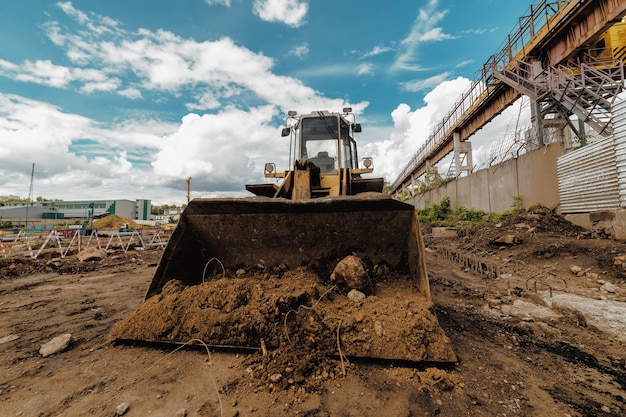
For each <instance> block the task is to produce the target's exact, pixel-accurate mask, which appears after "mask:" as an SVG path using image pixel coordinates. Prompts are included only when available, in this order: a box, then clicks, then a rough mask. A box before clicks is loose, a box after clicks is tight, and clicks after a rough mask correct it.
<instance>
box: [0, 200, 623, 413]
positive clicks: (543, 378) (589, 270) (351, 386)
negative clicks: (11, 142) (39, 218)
mask: <svg viewBox="0 0 626 417" xmlns="http://www.w3.org/2000/svg"><path fill="white" fill-rule="evenodd" d="M423 235H424V238H425V242H426V248H427V251H426V252H427V259H426V262H427V267H428V272H429V279H430V289H431V292H432V296H433V301H434V309H432V310H433V311H434V313H435V314H436V316H437V319H438V321H439V323H440V324H441V327H442V328H443V330H444V331H445V333H446V334H447V336H448V337H449V338H450V341H451V345H452V348H453V349H454V352H455V353H456V356H457V358H458V360H457V361H456V362H455V363H453V364H451V365H448V366H434V365H433V364H432V363H426V364H418V365H413V364H408V363H405V362H375V361H374V362H373V361H364V360H354V359H347V358H346V357H345V356H344V355H343V353H345V352H343V351H342V348H345V349H346V350H347V351H349V349H350V346H352V345H359V343H365V342H364V340H365V341H368V340H369V341H370V344H371V346H368V347H367V348H368V349H374V350H375V349H391V350H393V347H396V346H397V347H398V349H401V350H403V351H406V350H407V346H415V348H419V347H420V345H421V344H420V343H418V342H417V341H415V340H410V339H409V340H406V341H403V340H400V339H393V338H390V337H389V338H388V337H387V335H388V334H389V335H392V334H396V333H394V332H400V330H401V329H402V328H403V327H406V328H412V326H413V325H414V324H412V321H411V320H412V317H421V316H422V313H421V312H419V307H418V304H419V303H418V302H417V301H414V302H412V301H411V297H412V294H411V292H410V291H407V287H410V284H408V283H405V282H403V281H402V278H398V281H397V286H396V285H395V284H394V285H391V286H387V287H386V290H385V292H384V294H380V295H378V294H377V297H372V296H369V297H367V298H366V299H365V300H364V301H361V303H360V304H358V303H354V302H352V303H348V302H345V304H343V305H342V309H344V310H345V311H350V314H349V316H350V317H357V319H356V320H355V321H354V322H348V321H346V322H341V318H340V317H339V316H336V317H334V318H331V319H332V320H330V321H329V320H328V310H327V309H325V307H324V305H325V304H326V303H330V301H334V302H335V304H336V303H337V302H338V301H339V300H340V299H341V297H343V295H344V294H342V293H341V292H339V291H338V290H337V289H336V288H333V286H330V285H328V284H326V283H320V279H319V277H317V276H316V275H315V274H314V273H312V272H311V271H308V270H306V269H296V270H282V271H268V272H267V273H266V274H263V275H258V276H257V275H250V276H247V275H246V274H247V272H245V271H244V272H242V271H239V273H238V271H227V274H226V275H227V276H231V277H232V278H222V279H214V280H211V281H208V282H206V283H204V284H202V285H199V286H196V287H189V288H183V287H182V286H181V285H180V284H179V283H177V282H175V281H171V282H170V283H168V284H167V286H166V288H164V291H163V293H162V294H161V295H159V296H157V297H158V300H157V299H155V300H154V301H148V302H146V303H143V298H144V294H145V292H146V289H147V287H148V285H149V283H150V281H151V279H152V276H153V274H154V272H155V269H156V265H157V263H158V261H159V258H160V256H161V253H162V250H160V249H155V250H145V251H129V252H127V253H121V252H119V253H118V252H112V253H109V254H108V256H107V257H106V258H105V259H103V260H98V261H84V262H80V261H78V259H77V257H76V256H68V257H65V258H63V259H61V258H52V259H42V260H31V259H29V258H15V257H12V258H0V315H1V317H2V320H1V321H0V376H1V378H0V415H1V416H61V415H62V416H81V415H95V416H115V415H127V416H229V417H233V416H379V415H385V416H403V417H404V416H407V417H408V416H431V415H441V416H455V417H457V416H571V417H574V416H622V415H626V348H625V346H626V269H625V268H626V244H625V243H624V242H618V241H614V240H610V239H604V238H602V239H601V238H597V237H594V236H593V233H590V232H587V231H584V230H582V229H580V228H578V227H576V226H574V225H573V224H571V223H569V222H567V221H565V220H564V219H562V218H561V217H560V216H557V215H556V214H554V213H553V212H552V211H550V210H548V209H545V208H543V207H534V208H531V209H529V210H523V211H520V212H518V213H516V214H514V215H513V216H510V217H508V218H506V219H505V220H503V221H502V222H501V223H499V224H497V225H490V226H487V227H485V228H482V229H477V230H472V229H460V230H459V231H458V236H456V237H450V238H434V237H433V233H432V230H431V229H430V228H428V227H424V229H423ZM237 275H239V276H237ZM394 282H395V281H394ZM207 284H209V285H207ZM394 288H395V290H394ZM168 297H178V298H180V297H189V303H188V305H192V304H194V303H198V300H202V302H204V303H209V304H211V305H212V306H214V307H215V306H218V307H219V309H220V310H221V311H222V312H224V314H227V315H228V320H226V321H224V320H223V319H221V320H219V323H222V324H223V323H225V322H226V323H229V325H228V326H222V327H220V326H219V325H216V326H213V327H212V329H213V330H214V331H215V332H217V333H213V334H212V335H211V334H206V333H202V332H203V331H205V330H206V329H207V323H206V322H204V321H203V322H197V323H194V325H193V326H191V328H189V329H181V328H175V329H172V328H170V329H164V328H162V327H159V326H162V325H163V323H172V321H171V320H160V319H159V315H158V314H157V313H156V312H155V311H156V310H155V311H152V312H151V313H150V314H148V315H144V316H143V318H141V320H138V319H137V318H135V320H134V321H129V320H128V318H129V317H131V316H132V314H133V312H134V314H138V313H137V312H138V311H141V309H140V306H142V304H143V307H142V308H144V309H145V308H146V306H149V305H150V303H157V302H164V301H166V300H167V299H168ZM375 298H379V299H380V300H384V301H380V300H378V301H379V304H377V305H376V306H375V307H373V308H371V309H370V308H368V307H367V305H368V304H367V303H368V299H375ZM250 300H254V302H253V303H252V304H250ZM370 301H372V302H374V300H370ZM342 302H344V301H342ZM246 305H248V306H249V308H248V309H243V310H240V308H241V307H243V306H246ZM276 306H279V307H278V308H277V307H276ZM162 307H163V306H161V307H160V308H159V309H158V311H161V312H162V311H163V308H162ZM235 311H236V312H238V313H237V314H239V316H234V315H233V314H232V313H233V312H235ZM170 312H171V313H172V314H182V313H181V312H174V310H170ZM359 313H360V315H359ZM209 319H210V318H207V317H204V318H203V320H209ZM229 320H230V321H229ZM333 320H334V321H333ZM187 322H189V321H187ZM368 322H369V323H370V327H371V326H374V328H375V331H374V332H371V334H369V335H367V337H364V336H363V335H361V338H360V339H358V338H356V336H355V339H349V337H350V336H351V334H353V335H358V334H359V333H363V328H360V330H359V327H358V326H359V324H360V323H368ZM124 323H126V325H128V323H135V326H136V327H137V329H153V330H154V329H157V333H158V334H159V335H163V334H172V331H175V332H179V331H183V330H184V331H187V333H185V334H184V335H180V337H182V338H188V339H189V340H192V339H202V340H203V341H205V340H209V342H208V343H210V339H211V337H218V338H220V339H224V338H227V337H241V335H242V334H244V335H248V337H249V338H248V339H246V340H237V339H233V340H232V342H233V344H237V345H241V344H249V345H251V347H253V348H257V349H255V350H253V351H229V350H226V351H224V350H217V349H213V348H207V349H204V348H203V347H202V344H201V343H200V342H195V344H194V346H186V347H185V348H182V349H177V348H173V347H171V346H169V345H158V346H155V345H137V344H120V343H112V342H111V340H112V339H113V338H115V337H116V335H115V332H118V331H119V332H121V331H122V330H124V326H125V324H124ZM137 323H139V324H137ZM219 323H217V324H219ZM328 323H332V324H328ZM372 323H373V324H372ZM376 323H379V324H376ZM237 326H238V327H237ZM263 326H269V327H271V329H266V331H265V332H262V331H261V330H262V329H263ZM170 327H171V326H170ZM426 327H427V326H426ZM137 329H135V330H137ZM198 329H200V332H199V333H198ZM202 329H205V330H202ZM232 329H237V331H236V332H235V331H231V330H232ZM350 329H355V330H353V333H350V332H351V330H350ZM124 331H125V332H127V331H128V328H126V330H124ZM220 332H222V333H220ZM64 334H70V335H71V338H70V342H69V345H68V346H67V347H66V348H64V349H62V350H61V351H59V352H57V353H54V354H51V355H49V356H48V355H42V354H41V353H40V348H41V347H42V345H44V344H45V343H47V342H49V341H50V340H51V339H54V338H55V337H57V336H60V335H64ZM153 334H154V333H153ZM260 334H262V335H263V337H262V339H263V343H261V337H259V335H260ZM399 334H401V333H399ZM407 334H410V332H408V333H405V335H407ZM216 335H217V336H216ZM143 336H145V337H144V338H150V335H143ZM339 339H341V343H338V340H339ZM376 343H383V344H387V345H389V346H392V348H390V347H389V346H378V347H376ZM259 345H262V346H263V348H262V349H260V348H259V347H260V346H259ZM401 345H402V346H401ZM416 354H418V355H419V354H421V355H423V353H419V352H418V353H416Z"/></svg>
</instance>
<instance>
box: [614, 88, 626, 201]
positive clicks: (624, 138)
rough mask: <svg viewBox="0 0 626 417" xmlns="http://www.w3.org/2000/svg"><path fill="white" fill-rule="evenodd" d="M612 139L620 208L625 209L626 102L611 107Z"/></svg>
mask: <svg viewBox="0 0 626 417" xmlns="http://www.w3.org/2000/svg"><path fill="white" fill-rule="evenodd" d="M613 137H614V138H615V159H616V164H615V165H616V166H617V180H618V183H619V200H620V206H621V207H626V100H622V101H620V102H619V103H617V104H615V105H614V106H613Z"/></svg>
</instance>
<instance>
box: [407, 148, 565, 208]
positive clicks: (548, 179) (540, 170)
mask: <svg viewBox="0 0 626 417" xmlns="http://www.w3.org/2000/svg"><path fill="white" fill-rule="evenodd" d="M562 154H563V147H562V146H561V144H560V143H552V144H550V145H548V146H545V147H543V148H541V149H538V150H536V151H533V152H529V153H527V154H524V155H522V156H520V157H519V158H517V159H510V160H508V161H505V162H503V163H501V164H498V165H496V166H493V167H491V168H488V169H483V170H480V171H477V172H474V173H472V174H470V175H468V176H466V177H462V178H460V179H458V180H456V181H452V182H449V183H447V184H445V185H443V186H441V187H439V188H437V189H434V190H431V191H428V192H426V193H424V194H422V195H419V196H416V197H415V198H413V200H412V201H410V202H411V203H412V204H414V205H415V206H416V207H418V208H425V207H427V206H429V205H430V204H433V203H438V202H439V201H440V200H441V199H442V198H443V197H446V196H447V197H449V198H450V202H452V203H453V204H455V203H456V204H459V205H461V206H463V207H467V208H472V209H475V210H484V211H487V212H496V213H499V212H503V211H506V210H508V209H510V208H511V207H512V206H513V203H514V199H515V197H516V196H518V195H519V196H521V197H522V205H523V206H524V207H530V206H532V205H533V204H537V203H540V204H543V205H544V206H547V207H556V206H558V204H559V187H558V178H557V172H556V160H557V158H558V157H559V156H561V155H562Z"/></svg>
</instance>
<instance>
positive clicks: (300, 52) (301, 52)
mask: <svg viewBox="0 0 626 417" xmlns="http://www.w3.org/2000/svg"><path fill="white" fill-rule="evenodd" d="M289 55H291V56H295V57H298V58H303V57H305V56H308V55H309V44H308V43H307V42H304V43H302V44H300V45H297V46H296V47H295V48H292V49H290V50H289Z"/></svg>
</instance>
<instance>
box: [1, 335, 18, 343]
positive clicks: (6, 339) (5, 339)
mask: <svg viewBox="0 0 626 417" xmlns="http://www.w3.org/2000/svg"><path fill="white" fill-rule="evenodd" d="M19 338H20V337H19V336H18V335H16V334H10V335H8V336H4V337H0V345H2V344H4V343H9V342H12V341H14V340H17V339H19Z"/></svg>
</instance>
